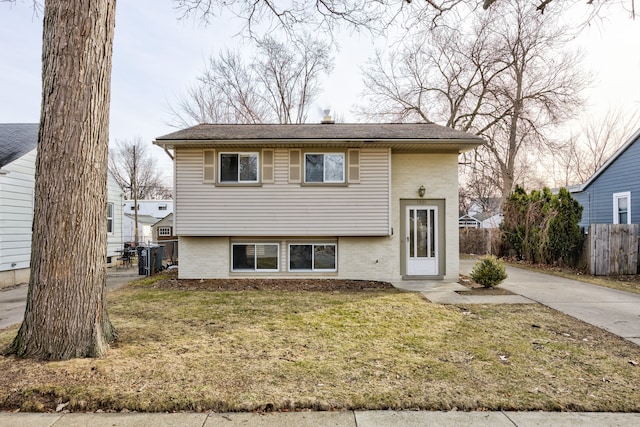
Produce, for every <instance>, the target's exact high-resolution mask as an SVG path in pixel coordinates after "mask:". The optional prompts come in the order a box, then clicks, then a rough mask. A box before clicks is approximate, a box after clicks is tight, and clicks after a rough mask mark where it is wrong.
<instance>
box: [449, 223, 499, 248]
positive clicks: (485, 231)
mask: <svg viewBox="0 0 640 427" xmlns="http://www.w3.org/2000/svg"><path fill="white" fill-rule="evenodd" d="M459 236H460V253H463V254H476V255H484V254H497V253H498V250H499V247H500V230H499V229H497V228H461V229H460V233H459Z"/></svg>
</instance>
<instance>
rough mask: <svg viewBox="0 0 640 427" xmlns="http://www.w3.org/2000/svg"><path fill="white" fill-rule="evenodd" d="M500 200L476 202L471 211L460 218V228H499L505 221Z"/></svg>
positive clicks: (470, 208) (496, 198) (486, 199)
mask: <svg viewBox="0 0 640 427" xmlns="http://www.w3.org/2000/svg"><path fill="white" fill-rule="evenodd" d="M500 203H501V201H500V198H498V197H487V198H483V199H481V200H474V201H473V202H472V203H471V206H470V207H469V211H468V212H467V213H466V214H465V215H462V216H461V217H460V218H458V226H459V227H460V228H498V227H500V224H502V221H503V220H504V215H503V213H502V208H501V206H500Z"/></svg>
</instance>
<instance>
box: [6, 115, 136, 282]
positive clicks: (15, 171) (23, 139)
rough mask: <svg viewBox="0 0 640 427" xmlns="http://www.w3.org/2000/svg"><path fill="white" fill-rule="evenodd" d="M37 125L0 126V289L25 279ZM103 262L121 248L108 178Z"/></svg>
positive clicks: (116, 202)
mask: <svg viewBox="0 0 640 427" xmlns="http://www.w3.org/2000/svg"><path fill="white" fill-rule="evenodd" d="M37 144H38V124H37V123H19V124H7V123H4V124H0V288H1V287H5V286H12V285H14V284H17V283H25V282H28V280H29V274H30V270H29V266H30V259H31V227H32V223H33V200H34V187H35V164H36V148H37ZM107 185H108V204H107V207H106V209H107V230H108V231H107V233H108V234H107V248H106V257H107V263H112V262H113V261H115V258H116V257H117V255H118V254H117V252H116V251H117V250H120V249H122V245H123V240H122V204H123V202H124V199H123V193H122V190H121V189H120V187H119V186H118V184H117V183H116V182H115V180H114V179H113V178H112V176H111V174H109V175H108V182H107Z"/></svg>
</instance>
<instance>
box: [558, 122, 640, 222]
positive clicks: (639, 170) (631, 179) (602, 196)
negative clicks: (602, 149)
mask: <svg viewBox="0 0 640 427" xmlns="http://www.w3.org/2000/svg"><path fill="white" fill-rule="evenodd" d="M568 190H569V191H570V192H571V193H572V195H573V197H574V198H575V199H576V200H577V201H578V202H579V203H580V204H581V205H582V207H583V208H584V209H583V211H582V220H581V221H580V226H581V227H587V226H589V225H590V224H640V129H639V130H638V131H636V133H635V134H633V136H632V137H631V138H630V139H629V140H628V141H627V142H626V143H625V144H624V145H623V146H622V147H620V149H619V150H618V151H617V152H616V153H615V154H614V155H613V156H611V158H610V159H609V160H607V162H606V163H605V164H604V165H602V167H601V168H600V169H598V170H597V171H596V173H594V174H593V175H592V176H591V178H589V179H588V180H587V181H586V182H585V183H584V184H581V185H576V186H573V187H570V188H568Z"/></svg>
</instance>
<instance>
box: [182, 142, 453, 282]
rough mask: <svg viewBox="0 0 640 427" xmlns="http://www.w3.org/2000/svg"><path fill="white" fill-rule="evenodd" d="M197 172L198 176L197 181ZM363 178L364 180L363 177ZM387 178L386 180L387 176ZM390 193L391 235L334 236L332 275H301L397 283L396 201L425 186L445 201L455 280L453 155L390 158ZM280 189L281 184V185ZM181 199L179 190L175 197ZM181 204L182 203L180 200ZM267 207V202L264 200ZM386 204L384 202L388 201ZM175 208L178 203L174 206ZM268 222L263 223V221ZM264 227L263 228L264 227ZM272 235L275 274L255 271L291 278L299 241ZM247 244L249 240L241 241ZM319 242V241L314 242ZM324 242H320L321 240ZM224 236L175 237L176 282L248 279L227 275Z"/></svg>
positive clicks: (449, 266) (260, 237)
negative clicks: (292, 244)
mask: <svg viewBox="0 0 640 427" xmlns="http://www.w3.org/2000/svg"><path fill="white" fill-rule="evenodd" d="M276 171H277V172H279V174H280V176H279V177H278V174H276V182H279V181H282V179H284V178H286V175H285V174H286V171H285V172H284V174H283V172H282V171H281V168H276ZM201 176H202V173H201V172H200V173H199V175H198V177H199V178H201ZM363 179H366V178H365V177H364V175H363ZM387 180H388V177H387ZM392 180H393V185H392V192H391V195H388V194H387V195H386V196H385V198H386V199H387V200H389V197H390V198H391V200H392V202H391V206H392V217H391V221H392V222H391V225H392V227H393V230H394V233H393V235H390V236H378V237H358V236H352V237H349V236H340V237H339V236H338V233H337V232H336V234H334V236H333V237H335V238H336V239H337V242H338V248H337V250H338V271H337V272H335V273H304V275H305V276H307V277H332V278H342V279H366V280H385V281H399V280H401V278H402V271H401V270H400V265H401V262H400V245H401V244H403V242H402V239H401V237H400V220H401V216H400V199H419V197H418V194H417V192H418V188H419V187H420V185H424V186H425V188H426V190H427V191H426V194H425V196H424V198H425V199H441V200H444V201H445V212H444V213H443V214H444V215H446V226H445V230H444V232H445V237H446V240H445V249H444V252H445V256H446V274H445V277H444V278H445V280H457V278H458V216H457V213H458V209H457V206H458V156H457V155H456V154H394V155H393V167H392ZM280 185H282V184H280ZM176 195H177V196H178V197H180V198H181V197H182V194H181V192H180V191H178V192H177V193H176ZM180 200H182V199H180ZM265 203H266V202H265ZM387 204H388V203H387ZM178 205H179V206H180V204H179V203H178ZM267 224H268V222H267ZM267 224H265V227H268V225H267ZM281 236H290V237H277V236H274V237H273V239H271V241H274V242H278V243H280V272H277V273H260V274H259V275H261V276H269V277H293V276H294V275H293V274H291V273H288V272H287V247H286V242H287V241H290V240H295V239H296V238H299V237H301V236H300V235H295V234H293V233H287V234H284V233H283V234H282V235H281ZM253 237H254V238H255V240H256V241H264V234H262V233H260V234H257V233H256V234H255V235H254V236H253ZM243 240H245V241H250V240H251V237H248V238H244V239H243ZM319 240H320V238H319ZM322 240H324V239H322ZM230 244H231V240H230V239H229V238H226V237H224V238H221V237H184V236H183V237H180V251H181V253H180V270H179V274H180V277H181V278H228V277H234V276H236V277H242V276H251V274H237V273H236V274H234V273H231V271H230Z"/></svg>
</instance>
